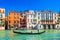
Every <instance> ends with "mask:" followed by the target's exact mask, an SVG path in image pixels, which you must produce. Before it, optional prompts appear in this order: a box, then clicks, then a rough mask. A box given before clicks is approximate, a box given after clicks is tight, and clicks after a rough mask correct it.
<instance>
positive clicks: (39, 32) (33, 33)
mask: <svg viewBox="0 0 60 40" xmlns="http://www.w3.org/2000/svg"><path fill="white" fill-rule="evenodd" d="M13 32H14V33H17V34H42V33H44V32H45V31H43V32H39V33H23V32H16V31H13Z"/></svg>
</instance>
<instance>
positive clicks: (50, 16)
mask: <svg viewBox="0 0 60 40" xmlns="http://www.w3.org/2000/svg"><path fill="white" fill-rule="evenodd" d="M38 14H39V17H40V18H39V19H40V28H41V29H55V28H56V26H57V25H56V20H57V18H56V16H57V15H56V14H54V12H52V11H48V10H41V11H38Z"/></svg>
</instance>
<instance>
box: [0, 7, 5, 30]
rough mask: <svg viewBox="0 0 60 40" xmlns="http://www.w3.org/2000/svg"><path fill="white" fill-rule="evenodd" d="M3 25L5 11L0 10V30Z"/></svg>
mask: <svg viewBox="0 0 60 40" xmlns="http://www.w3.org/2000/svg"><path fill="white" fill-rule="evenodd" d="M4 24H5V9H4V8H0V27H3V28H1V29H4Z"/></svg>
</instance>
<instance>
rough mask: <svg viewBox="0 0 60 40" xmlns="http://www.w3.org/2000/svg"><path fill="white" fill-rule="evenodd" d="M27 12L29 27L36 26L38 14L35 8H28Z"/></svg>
mask: <svg viewBox="0 0 60 40" xmlns="http://www.w3.org/2000/svg"><path fill="white" fill-rule="evenodd" d="M25 13H26V16H27V19H26V20H27V28H30V27H33V28H34V27H35V26H36V25H37V23H38V14H37V13H36V12H35V11H33V10H27V11H26V12H25Z"/></svg>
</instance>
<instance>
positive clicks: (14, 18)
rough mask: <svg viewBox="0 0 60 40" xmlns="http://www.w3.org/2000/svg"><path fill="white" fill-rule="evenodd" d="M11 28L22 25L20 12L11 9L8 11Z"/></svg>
mask: <svg viewBox="0 0 60 40" xmlns="http://www.w3.org/2000/svg"><path fill="white" fill-rule="evenodd" d="M8 24H9V28H11V27H18V26H19V25H20V12H16V11H10V12H9V13H8Z"/></svg>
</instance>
